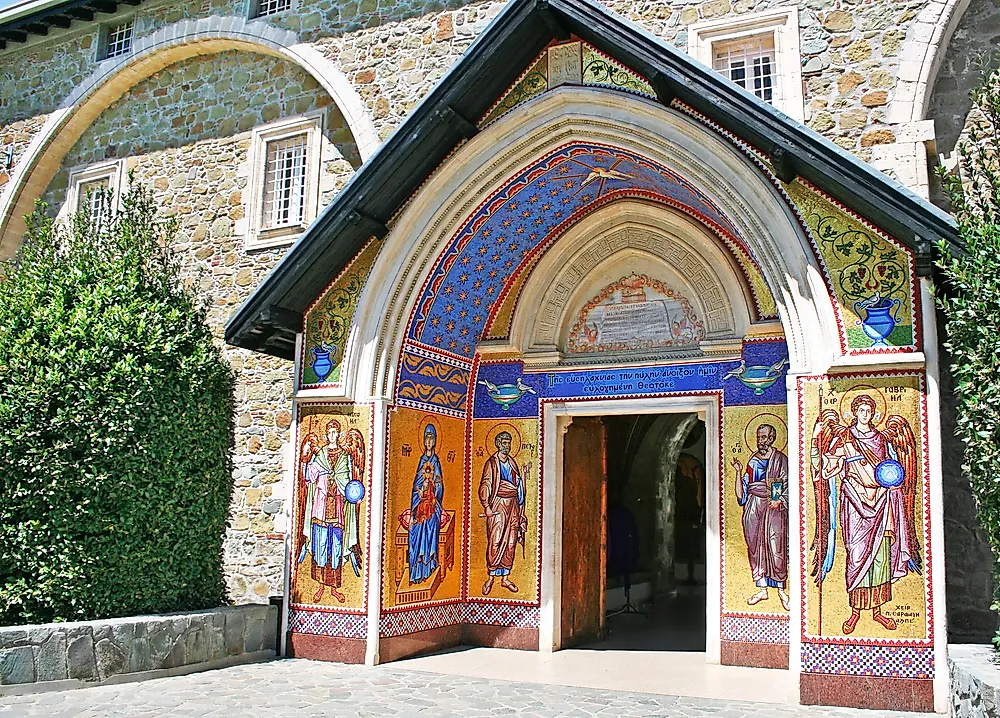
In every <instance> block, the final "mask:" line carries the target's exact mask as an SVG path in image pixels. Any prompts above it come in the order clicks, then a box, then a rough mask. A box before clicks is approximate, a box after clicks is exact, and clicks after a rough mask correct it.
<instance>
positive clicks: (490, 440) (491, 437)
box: [486, 423, 521, 457]
mask: <svg viewBox="0 0 1000 718" xmlns="http://www.w3.org/2000/svg"><path fill="white" fill-rule="evenodd" d="M501 431H506V432H507V433H509V434H510V455H511V456H514V457H516V456H517V453H518V452H519V451H520V450H521V432H520V431H518V430H517V428H516V427H515V426H514V425H513V424H505V423H501V424H494V425H493V426H491V427H490V430H489V431H488V432H486V451H487V452H488V453H490V454H492V453H493V452H495V451H496V450H497V445H496V438H497V434H499V433H500V432H501Z"/></svg>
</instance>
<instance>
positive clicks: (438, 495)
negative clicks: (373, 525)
mask: <svg viewBox="0 0 1000 718" xmlns="http://www.w3.org/2000/svg"><path fill="white" fill-rule="evenodd" d="M423 444H424V451H423V453H421V454H420V461H419V462H418V463H417V470H416V472H415V473H414V476H413V491H412V494H411V498H410V515H409V521H408V522H405V523H404V525H406V526H407V527H408V528H407V533H408V536H407V539H408V541H407V561H408V564H409V569H410V583H411V584H414V583H423V582H424V581H426V580H427V579H429V578H430V577H431V576H432V575H433V574H434V571H435V570H436V569H437V567H438V565H439V564H440V558H439V556H438V553H439V545H440V544H439V540H440V536H441V526H442V522H443V519H444V516H445V513H444V506H443V505H442V503H441V502H442V501H444V475H443V473H442V471H441V460H440V459H439V458H438V455H437V429H436V428H435V427H434V425H433V424H427V426H425V427H424V434H423Z"/></svg>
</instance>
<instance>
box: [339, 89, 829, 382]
mask: <svg viewBox="0 0 1000 718" xmlns="http://www.w3.org/2000/svg"><path fill="white" fill-rule="evenodd" d="M571 141H583V142H588V141H589V142H595V143H601V144H606V145H612V146H616V147H620V148H622V149H624V150H627V151H631V152H635V153H637V154H639V155H642V156H645V157H647V158H648V159H650V160H653V161H655V162H659V163H660V164H662V165H665V166H666V167H668V168H671V169H673V170H674V171H676V172H677V173H678V174H680V175H682V176H685V177H687V178H688V179H689V180H690V181H691V182H693V183H694V184H695V185H697V186H698V187H699V189H700V190H701V191H703V192H705V194H706V195H708V196H709V197H710V198H711V199H712V200H713V201H715V202H716V203H717V204H718V205H719V207H720V208H721V209H722V211H723V212H724V213H725V214H726V215H727V216H728V217H729V219H730V220H731V221H732V222H733V223H734V224H735V226H736V227H737V229H738V230H739V231H740V233H741V235H742V236H743V238H744V240H746V242H747V243H748V244H749V246H750V247H751V248H752V249H753V251H754V252H755V253H756V256H757V259H758V261H759V263H760V266H761V269H762V271H763V273H764V277H765V279H766V280H767V282H768V283H769V285H770V287H771V290H772V292H773V294H774V297H775V301H776V303H777V305H778V312H779V316H780V319H781V322H782V325H783V327H784V332H785V337H786V341H787V343H788V349H789V357H790V361H791V370H792V371H794V372H796V373H822V372H824V371H826V370H827V369H828V368H829V366H830V365H831V363H832V361H833V359H834V357H835V356H836V353H837V352H839V342H837V341H836V340H831V339H830V337H834V338H835V337H837V336H839V335H838V333H837V323H836V319H835V315H834V311H833V306H832V304H831V301H830V297H829V294H828V293H827V290H826V285H825V282H824V280H823V276H822V274H821V272H820V269H819V267H818V266H817V264H816V260H815V258H814V256H813V252H812V250H811V249H810V245H809V243H808V240H807V239H806V237H805V236H804V235H803V234H802V231H801V229H800V228H799V225H798V223H797V221H796V220H795V217H794V216H793V215H792V213H791V212H790V211H789V209H788V206H787V204H786V203H785V202H784V200H782V198H781V197H780V196H779V195H778V193H777V191H776V190H775V189H774V187H773V185H771V183H770V182H769V181H768V180H767V179H765V178H764V177H763V175H762V174H761V173H760V171H759V170H758V169H757V168H756V167H755V166H754V165H753V164H752V163H751V162H750V160H749V159H748V158H746V157H745V156H744V155H742V154H740V153H739V151H738V150H736V149H735V148H734V146H733V145H732V144H730V143H729V142H727V141H726V140H724V139H723V138H721V137H720V136H719V135H717V134H715V133H714V132H712V131H711V130H710V129H708V128H706V127H705V126H704V125H701V124H700V123H698V122H696V121H694V120H692V119H691V118H689V117H687V116H685V115H683V114H681V113H679V112H677V111H674V110H668V109H666V108H664V107H663V106H662V105H660V104H659V103H657V102H655V101H652V100H647V99H645V98H641V97H635V96H630V95H625V94H623V93H619V92H615V91H613V90H604V89H601V88H580V87H569V86H566V87H561V88H557V89H555V90H552V91H550V92H547V93H544V94H543V95H541V96H539V97H538V98H536V99H535V100H533V101H531V102H528V103H525V104H524V105H522V106H521V107H519V108H516V109H514V110H513V111H511V112H510V113H508V114H507V115H506V116H505V117H504V118H502V119H501V120H500V121H498V122H496V123H495V124H493V125H490V126H489V127H488V128H486V129H485V130H483V131H482V132H480V133H479V134H477V135H476V136H475V137H474V138H472V139H471V140H470V141H468V142H467V143H465V144H464V145H463V146H462V147H461V148H460V149H458V150H457V151H456V152H454V153H453V154H452V155H451V156H450V157H449V158H448V159H447V160H446V161H445V162H444V163H442V165H441V166H440V167H439V168H438V170H437V172H435V174H434V175H433V176H431V177H430V178H429V179H428V180H427V182H425V183H424V185H423V186H422V187H421V189H420V190H419V191H418V193H417V194H416V195H415V196H414V197H413V198H411V200H410V202H409V204H408V205H407V206H406V207H405V208H404V209H403V210H402V211H401V212H400V213H399V214H398V215H397V217H396V219H395V220H394V221H393V223H392V227H391V229H390V231H389V234H388V235H387V236H386V238H385V240H384V241H385V246H384V247H383V249H382V253H381V255H380V257H379V259H378V261H377V262H376V264H375V267H374V268H373V271H372V275H371V277H370V278H369V281H368V282H367V283H366V285H365V288H364V290H363V292H362V297H361V300H360V302H359V308H360V309H359V312H358V315H357V317H356V319H355V321H356V324H357V326H358V329H359V341H358V344H357V346H358V351H357V353H356V354H355V355H354V356H352V357H350V358H349V362H350V366H351V369H350V371H349V375H350V378H349V381H352V382H353V383H355V387H356V388H355V391H354V392H352V393H353V395H354V396H356V397H359V398H363V397H364V396H366V395H368V394H369V393H370V395H371V396H373V397H387V398H388V397H391V396H392V391H393V384H394V380H395V372H396V367H397V364H398V360H399V354H400V351H401V349H402V345H403V341H404V339H405V334H406V329H407V324H408V322H409V320H410V317H411V315H412V312H413V307H414V305H415V303H416V301H417V297H418V296H419V293H420V291H421V288H422V287H423V286H424V282H425V281H426V279H427V277H428V276H429V274H430V272H431V271H432V269H433V265H434V262H435V260H436V258H437V257H438V255H439V254H440V253H441V251H442V250H443V249H444V247H445V246H446V245H447V243H448V242H449V241H450V240H451V238H452V237H453V235H454V234H455V232H456V231H457V230H458V229H459V227H460V225H461V223H462V222H464V221H465V219H466V218H467V217H468V216H469V215H470V213H471V212H472V211H473V210H475V208H476V207H477V206H478V205H479V204H480V203H481V202H483V201H484V200H485V199H486V198H487V197H488V196H489V195H490V194H491V193H492V192H493V191H495V190H496V189H498V188H499V187H500V186H502V184H503V183H504V182H505V181H506V180H507V179H508V178H509V177H511V176H512V175H514V174H515V173H516V172H517V171H518V170H520V169H521V168H522V167H523V166H525V165H527V164H529V163H530V162H531V161H533V160H536V159H538V158H540V157H542V156H544V155H545V154H547V153H548V152H549V151H551V150H553V149H554V148H556V147H559V146H561V145H564V144H566V143H567V142H571ZM498 148H499V149H498Z"/></svg>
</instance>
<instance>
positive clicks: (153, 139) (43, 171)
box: [0, 0, 998, 633]
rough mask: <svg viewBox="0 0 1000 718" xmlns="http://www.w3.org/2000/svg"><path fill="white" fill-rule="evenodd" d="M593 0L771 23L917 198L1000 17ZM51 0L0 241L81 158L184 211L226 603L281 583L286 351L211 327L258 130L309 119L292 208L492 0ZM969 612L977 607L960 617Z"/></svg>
mask: <svg viewBox="0 0 1000 718" xmlns="http://www.w3.org/2000/svg"><path fill="white" fill-rule="evenodd" d="M606 5H607V7H608V8H610V9H611V10H613V11H615V12H617V13H619V14H620V15H622V16H624V17H626V18H628V19H629V20H631V21H633V22H634V23H636V24H637V25H639V26H640V27H642V28H643V29H644V30H646V31H647V32H649V33H652V34H653V35H655V36H656V37H658V38H661V39H662V40H665V41H666V42H668V43H671V44H673V45H675V46H676V47H678V48H680V49H682V50H684V51H691V52H693V53H697V52H699V48H701V49H704V48H706V47H707V48H708V52H709V53H710V55H709V56H711V53H712V52H713V50H714V49H715V47H716V46H715V44H713V43H715V42H716V40H715V38H722V39H723V40H729V39H732V38H733V37H736V38H738V37H745V36H748V35H751V36H753V35H755V34H758V35H759V34H761V33H763V34H767V33H771V32H774V33H776V34H774V35H773V36H772V41H773V42H774V47H773V48H772V52H773V53H774V56H775V58H776V59H775V62H776V65H777V71H776V73H775V77H776V79H775V80H774V83H775V87H777V86H778V85H779V84H783V86H784V87H786V89H788V88H790V89H788V92H786V93H785V96H784V97H783V98H782V100H783V101H784V102H785V103H786V104H785V106H784V107H783V108H781V109H784V110H785V111H786V113H787V114H790V115H792V116H793V117H796V118H797V119H800V120H801V121H803V122H804V123H805V124H806V125H807V126H808V127H810V128H812V129H813V130H815V131H816V132H818V133H820V134H821V135H823V136H825V137H827V138H829V139H830V140H832V141H833V142H834V143H836V145H837V146H839V147H841V148H843V149H845V150H848V151H849V152H852V153H854V154H855V155H856V156H857V157H858V158H860V159H862V160H864V161H866V162H870V163H871V164H873V165H874V166H875V167H876V168H879V169H881V170H883V171H885V172H887V173H888V174H889V175H890V176H892V177H894V178H896V179H897V180H898V181H899V182H901V183H902V184H904V185H905V186H907V187H909V188H910V189H911V190H912V191H913V192H915V193H917V194H918V195H922V196H925V197H926V196H928V194H929V193H930V191H931V190H930V184H931V183H930V180H929V175H928V165H929V162H930V163H931V164H933V163H934V161H935V158H936V153H937V152H949V153H950V152H951V151H952V150H953V147H954V140H955V137H957V132H956V128H958V127H960V126H961V125H962V123H963V121H964V113H965V112H966V111H967V108H966V107H965V106H963V105H962V104H961V97H962V93H963V92H964V91H965V89H966V88H967V87H968V86H969V81H968V75H967V68H968V66H969V51H970V48H971V47H972V45H973V44H974V43H972V42H971V41H969V40H970V38H974V39H975V40H976V42H979V43H980V44H981V45H982V46H984V47H987V46H989V45H990V44H991V43H992V41H993V39H994V37H993V33H994V32H997V31H996V30H994V29H993V28H996V27H997V24H998V20H997V17H998V16H997V10H996V7H995V6H993V5H992V3H990V2H989V1H988V0H982V1H980V0H972V3H971V4H970V3H969V2H968V0H876V1H874V2H865V3H860V2H853V1H850V0H846V1H844V2H840V1H836V2H834V1H832V0H801V2H799V3H798V4H797V5H795V4H790V3H787V2H781V1H780V0H763V1H761V2H754V1H752V0H738V1H737V2H730V0H706V1H705V2H700V3H699V2H683V1H681V2H669V1H667V0H663V1H658V0H642V1H641V2H620V1H611V2H607V3H606ZM60 7H61V6H60V4H59V3H55V4H53V3H45V2H38V1H37V0H28V1H27V2H23V3H20V4H18V5H15V6H12V7H10V8H8V9H6V10H4V11H3V12H2V13H0V39H2V40H3V44H4V48H3V49H2V50H0V162H3V167H0V169H2V173H0V256H10V255H11V254H12V253H13V252H15V251H16V249H17V246H18V241H19V233H20V232H21V231H22V229H23V222H22V221H21V217H22V216H23V214H24V213H25V212H26V211H28V210H29V209H30V207H31V205H32V203H33V202H34V201H35V200H36V199H43V200H45V201H47V202H49V204H50V211H51V212H53V213H58V212H65V211H68V210H70V209H72V207H73V203H74V202H77V201H79V200H80V197H82V196H83V195H82V189H81V188H83V187H85V186H86V182H88V181H91V180H92V179H93V177H95V176H96V177H98V179H100V180H101V181H104V179H105V178H110V179H108V181H109V182H112V183H115V186H117V187H121V186H122V185H123V183H124V182H125V181H127V177H128V176H129V173H130V172H132V173H133V174H132V175H131V176H132V178H133V180H132V181H136V182H142V183H145V184H147V185H149V186H151V187H152V188H153V190H154V193H155V196H156V198H157V200H158V203H159V204H160V206H161V207H162V210H161V211H162V213H163V214H164V215H171V216H176V217H178V219H179V220H180V225H181V232H180V234H179V235H178V238H177V244H176V250H177V251H178V252H179V253H181V255H182V256H183V257H184V262H185V268H186V271H187V272H188V275H189V277H190V281H191V282H192V284H193V285H194V286H196V287H197V288H198V291H199V292H200V293H201V294H202V295H203V296H204V297H205V298H206V300H207V301H208V302H210V304H211V306H212V310H211V312H210V315H209V318H210V321H211V323H212V328H213V330H214V331H215V332H216V335H217V336H218V337H219V341H220V345H222V346H223V349H224V352H225V355H226V357H227V359H228V360H229V361H230V362H231V364H232V366H233V368H234V369H235V370H236V371H237V373H238V374H239V386H238V389H237V417H236V425H237V434H236V448H235V457H234V460H235V472H236V475H235V480H236V487H237V488H236V493H235V495H234V496H233V503H232V518H231V522H230V527H229V530H228V533H227V536H226V541H225V545H226V563H227V577H228V586H229V592H230V596H231V598H232V600H233V601H235V602H253V601H256V602H261V601H265V600H266V599H267V597H268V596H269V595H275V594H281V593H283V591H284V590H285V585H284V581H285V578H286V575H285V574H286V571H285V565H286V556H285V543H284V537H285V534H286V532H287V531H288V529H289V527H288V524H287V520H286V516H287V515H288V513H289V508H290V507H289V505H288V504H289V501H290V497H291V477H290V472H291V468H290V467H291V457H292V452H293V449H292V446H291V441H290V432H289V429H290V427H291V425H292V421H293V417H292V413H291V412H292V394H293V378H294V372H295V369H294V368H293V365H292V363H291V362H288V361H284V360H281V359H276V358H273V357H266V356H264V355H262V354H257V353H253V352H250V351H247V350H245V349H236V348H233V347H228V346H225V345H224V344H223V342H222V327H223V325H224V324H225V322H226V320H227V319H228V317H229V316H230V314H231V313H232V311H233V310H234V309H235V308H236V307H237V306H239V305H240V304H241V303H242V302H243V301H244V300H245V299H246V298H247V297H248V296H250V294H251V292H252V291H253V290H254V288H255V287H256V286H257V285H258V284H259V283H260V282H261V280H262V279H263V277H264V276H265V275H266V274H267V273H268V272H269V271H270V270H271V269H272V268H273V267H274V266H275V264H276V263H277V262H278V261H279V260H280V259H281V257H282V255H283V254H284V252H285V251H286V250H287V248H288V246H290V244H291V243H292V242H293V241H294V240H295V238H296V237H297V236H298V233H300V231H301V228H300V229H299V230H297V231H295V232H290V233H289V232H286V233H284V234H283V235H282V236H281V237H279V238H277V239H272V240H268V241H261V237H262V236H263V235H264V234H266V233H265V232H263V231H261V230H260V228H259V227H258V226H255V225H254V222H255V221H256V222H257V223H258V224H259V218H260V214H261V202H262V190H261V187H262V183H264V182H265V179H264V178H263V177H262V173H266V171H267V170H266V164H267V157H266V154H267V150H266V148H267V147H268V146H269V142H271V140H269V139H268V137H269V135H268V134H267V133H268V132H269V131H270V130H271V129H272V128H278V129H279V130H280V128H281V127H283V126H284V125H283V123H288V122H291V123H293V124H292V125H289V127H291V128H292V129H293V130H294V129H295V128H296V126H294V122H295V121H297V120H299V119H301V118H307V119H309V118H311V120H310V121H312V122H314V125H312V126H313V127H316V128H317V130H316V134H317V135H318V136H317V137H315V139H310V140H309V142H310V143H312V144H310V145H309V146H310V148H314V149H310V152H311V153H312V154H310V155H309V158H308V160H307V165H308V168H307V169H306V170H305V171H306V172H309V173H311V174H310V179H309V182H310V183H312V184H309V185H308V191H309V192H310V193H313V195H314V197H315V199H314V200H312V201H311V204H310V202H305V204H304V206H305V209H304V211H303V217H302V220H301V222H299V223H298V224H299V225H301V227H304V226H305V225H306V224H308V221H309V220H310V219H311V218H312V217H314V216H315V215H316V214H317V213H318V211H319V209H321V208H322V207H323V206H325V205H326V204H328V203H329V201H330V200H331V199H332V198H333V197H334V196H335V195H336V193H337V192H338V190H340V189H341V188H342V187H343V186H344V184H345V183H346V182H347V181H348V180H349V178H350V177H351V175H352V173H353V172H354V171H355V170H357V169H358V167H360V165H361V164H362V162H364V161H366V160H368V159H369V158H370V157H371V156H372V155H373V153H374V152H375V151H376V149H377V147H378V146H379V144H380V143H381V142H382V141H384V140H386V138H388V137H389V136H390V135H391V134H392V132H393V130H394V129H395V128H396V127H397V126H398V125H399V124H400V122H401V121H402V120H403V119H404V118H405V117H406V116H407V115H408V114H409V113H410V112H411V111H412V110H413V109H414V108H415V107H417V106H418V104H419V103H420V102H421V100H422V99H423V98H424V97H425V96H426V95H427V93H428V92H429V91H430V90H431V89H432V88H433V87H434V86H435V84H436V83H437V82H438V81H439V80H441V79H442V78H443V77H444V76H445V74H446V73H447V72H448V70H449V69H450V68H451V67H452V66H453V65H454V64H455V63H456V62H457V61H458V60H459V58H460V57H461V56H462V54H463V53H464V52H465V51H466V49H467V48H469V46H470V45H471V44H472V43H473V42H474V41H475V39H476V38H477V36H479V35H480V33H481V32H482V31H483V30H484V28H486V26H487V25H488V24H489V23H490V21H491V20H492V19H493V18H494V17H495V16H496V15H497V14H498V13H499V12H500V10H501V8H502V7H503V3H500V2H490V1H487V2H461V1H460V0H449V1H448V2H440V1H439V0H427V1H425V0H412V1H401V2H396V1H394V0H352V1H341V0H260V2H245V1H244V0H194V1H192V0H186V1H185V2H161V1H159V0H145V1H142V0H134V1H133V2H129V3H114V2H110V3H108V2H102V3H96V2H95V3H93V4H92V7H89V6H86V5H84V6H82V8H79V7H78V8H77V9H76V10H74V11H72V12H70V11H69V10H67V11H66V12H65V13H62V12H61V10H60ZM270 10H273V12H269V11H270ZM779 28H780V32H779ZM730 31H731V32H730ZM126 36H127V38H128V39H127V42H126V41H125V40H124V38H125V37H126ZM953 37H954V38H957V39H961V40H962V43H960V44H958V43H955V42H952V38H953ZM115 41H117V42H118V46H117V47H112V44H113V43H114V42H115ZM719 42H722V40H720V41H719ZM126 44H127V47H125V48H124V49H122V48H123V47H124V45H126ZM109 55H110V56H109ZM799 100H801V105H800V106H799V105H798V103H799ZM791 101H794V103H795V104H794V105H789V104H787V103H788V102H791ZM776 104H778V105H779V107H780V106H781V105H780V103H779V102H776ZM317 118H318V119H317ZM315 123H318V124H315ZM307 124H308V123H307ZM299 129H301V127H299ZM312 137H313V136H312V135H310V138H312ZM274 141H275V142H277V141H278V140H274ZM262 157H263V159H262ZM313 167H315V171H314V170H313V169H311V168H313ZM93 168H96V170H94V171H96V172H97V174H96V175H95V174H93V173H92V172H91V169H93ZM108 168H110V169H108ZM102 172H103V174H101V173H102ZM88 173H89V174H88ZM254 218H256V220H255V219H254ZM955 482H956V486H958V485H960V482H961V479H960V477H956V479H955ZM954 524H955V525H956V526H958V525H966V526H967V525H968V521H961V520H956V521H955V522H954ZM973 553H974V552H973ZM982 558H983V555H982V553H981V552H980V553H979V554H977V555H972V556H970V558H969V559H968V560H969V561H970V562H973V561H978V560H981V559H982ZM970 590H978V591H980V592H983V593H988V591H989V587H988V586H978V587H975V588H974V589H970ZM977 620H980V621H981V620H984V619H983V616H982V615H980V614H973V615H971V616H969V617H967V622H968V623H969V624H975V623H976V621H977ZM968 632H969V633H974V632H975V631H974V629H973V628H972V627H971V626H970V628H969V629H968ZM986 633H989V631H986Z"/></svg>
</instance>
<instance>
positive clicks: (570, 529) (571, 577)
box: [559, 416, 607, 648]
mask: <svg viewBox="0 0 1000 718" xmlns="http://www.w3.org/2000/svg"><path fill="white" fill-rule="evenodd" d="M606 477H607V437H606V432H605V427H604V422H603V421H602V420H601V418H600V417H590V416H588V417H574V418H573V423H572V424H570V425H569V427H568V428H567V430H566V434H565V436H564V441H563V510H562V580H561V584H562V602H561V603H562V606H561V621H560V623H561V636H562V639H561V641H560V644H559V645H560V648H569V647H570V646H576V645H580V644H584V643H590V642H593V641H598V640H601V638H603V635H604V586H605V566H606V565H607V496H606V494H607V480H606Z"/></svg>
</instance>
